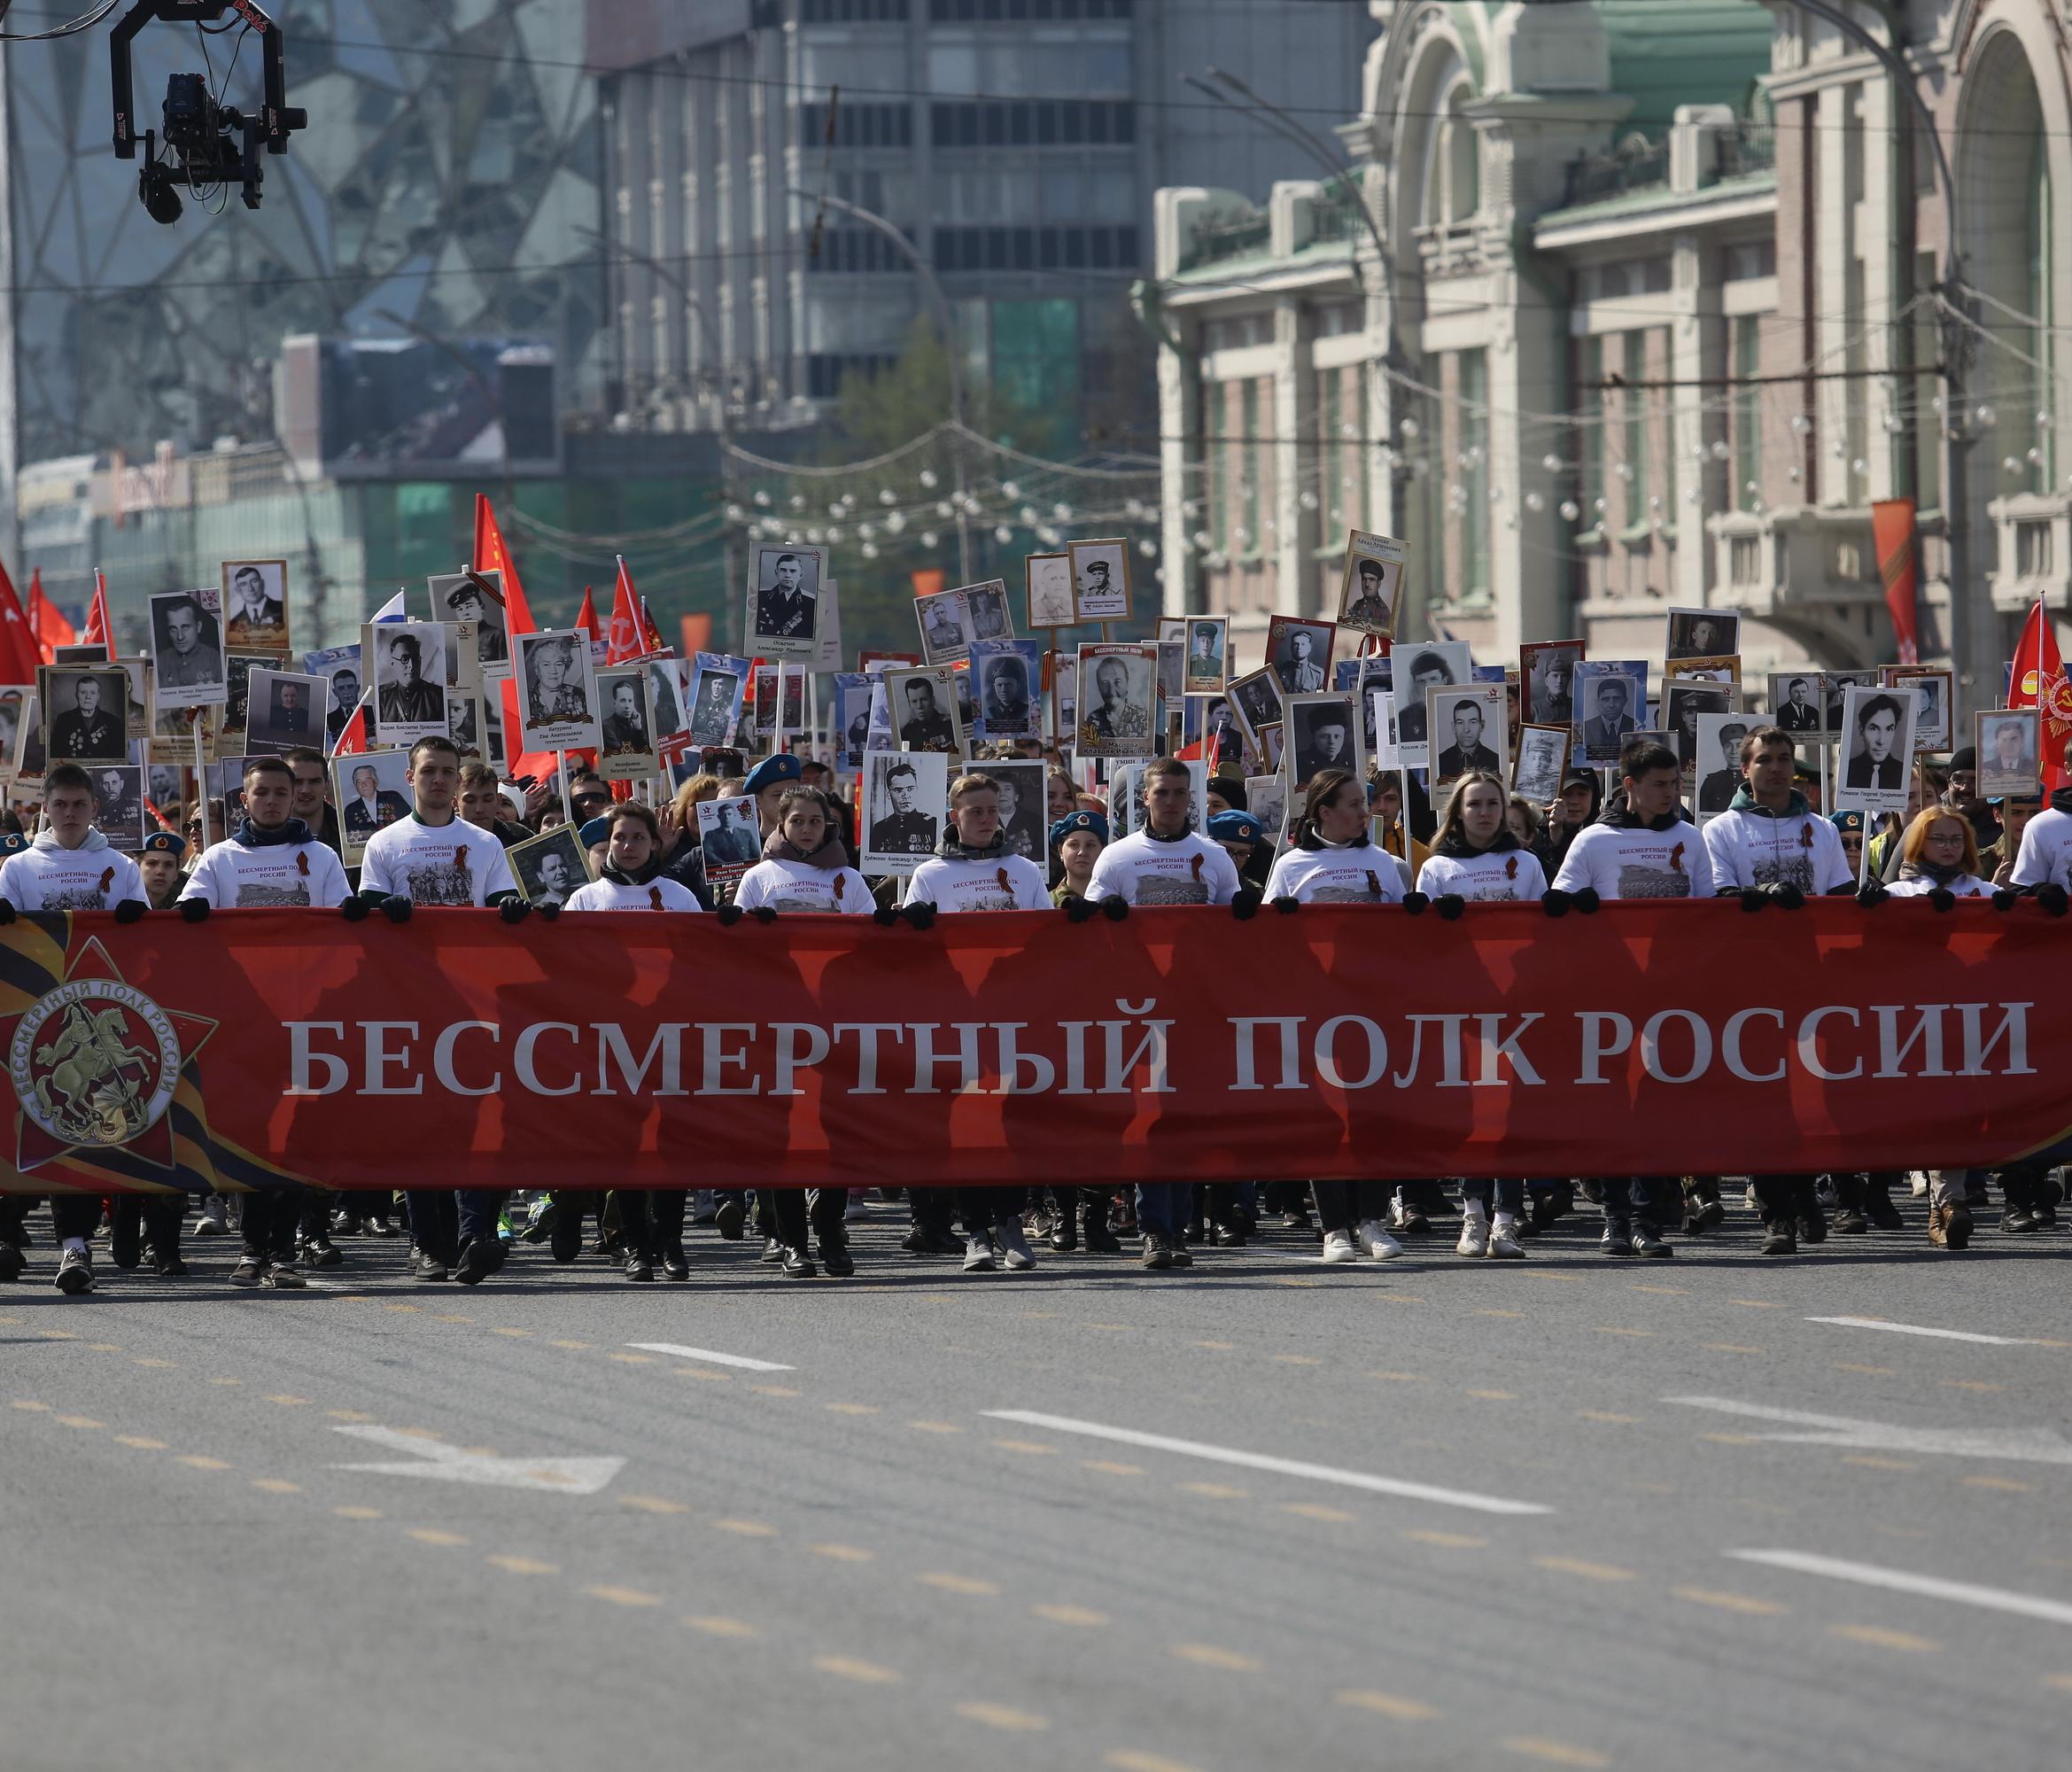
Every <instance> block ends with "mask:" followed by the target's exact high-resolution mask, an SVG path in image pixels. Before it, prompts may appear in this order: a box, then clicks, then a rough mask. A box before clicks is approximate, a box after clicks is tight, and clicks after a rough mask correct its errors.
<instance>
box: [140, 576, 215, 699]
mask: <svg viewBox="0 0 2072 1772" xmlns="http://www.w3.org/2000/svg"><path fill="white" fill-rule="evenodd" d="M221 608H222V597H221V593H219V592H216V591H213V590H209V589H206V588H204V589H201V590H196V591H161V592H160V593H159V595H156V596H154V597H152V598H151V677H152V680H153V681H154V682H155V683H156V684H157V685H158V691H159V707H160V709H161V710H163V709H167V708H193V707H203V706H207V705H209V704H211V703H221V701H222V700H223V698H224V697H225V696H227V695H228V694H229V668H228V666H227V665H226V664H225V661H224V657H223V650H224V649H223V623H222V618H221Z"/></svg>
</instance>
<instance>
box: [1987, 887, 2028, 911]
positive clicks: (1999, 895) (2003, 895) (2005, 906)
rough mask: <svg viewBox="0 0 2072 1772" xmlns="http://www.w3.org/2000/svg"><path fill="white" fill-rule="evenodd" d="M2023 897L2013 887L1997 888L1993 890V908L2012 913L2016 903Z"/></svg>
mask: <svg viewBox="0 0 2072 1772" xmlns="http://www.w3.org/2000/svg"><path fill="white" fill-rule="evenodd" d="M2021 896H2022V894H2021V893H2019V892H2017V891H2016V890H2014V888H2013V887H2012V886H1996V887H1994V888H1993V908H1994V909H1995V910H1996V911H2012V910H2013V909H2014V901H2015V900H2016V899H2017V898H2020V897H2021Z"/></svg>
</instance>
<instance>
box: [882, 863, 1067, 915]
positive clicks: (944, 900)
mask: <svg viewBox="0 0 2072 1772" xmlns="http://www.w3.org/2000/svg"><path fill="white" fill-rule="evenodd" d="M904 902H905V903H907V904H909V905H935V908H936V909H937V910H938V911H945V912H949V911H1047V910H1049V909H1050V908H1051V889H1050V888H1049V887H1048V886H1046V885H1045V884H1044V874H1043V870H1042V869H1041V868H1040V867H1037V866H1036V863H1035V862H1033V861H1031V860H1030V859H1028V857H1027V856H1023V855H1007V854H1002V855H1000V856H999V857H997V859H992V860H989V861H965V860H956V861H953V860H951V859H949V858H948V857H946V856H940V855H935V856H930V857H929V858H928V859H927V860H926V861H924V862H922V863H921V865H920V867H917V868H915V869H914V871H913V874H912V877H910V878H909V879H908V881H907V882H906V898H905V900H904Z"/></svg>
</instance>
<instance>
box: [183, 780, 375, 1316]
mask: <svg viewBox="0 0 2072 1772" xmlns="http://www.w3.org/2000/svg"><path fill="white" fill-rule="evenodd" d="M294 803H295V772H294V770H293V768H292V767H291V766H290V765H289V764H288V762H287V760H286V759H285V758H279V757H254V758H248V759H247V761H246V763H245V766H244V817H243V818H242V819H241V820H239V821H238V823H237V826H236V828H234V829H233V830H232V831H231V833H230V835H229V836H227V837H225V838H224V839H223V840H222V841H221V843H211V844H210V845H209V846H208V848H207V849H206V851H203V853H202V858H201V859H200V860H199V861H198V862H196V863H195V864H194V871H193V873H191V874H189V875H188V879H187V885H186V887H185V889H184V890H182V892H181V894H180V899H179V909H180V914H181V916H182V919H183V920H184V921H188V922H190V923H198V922H200V921H202V920H203V919H204V918H205V917H206V916H207V915H208V914H209V913H210V912H211V911H212V910H217V909H221V910H285V909H299V910H309V909H323V910H330V909H333V908H336V907H338V906H339V905H348V904H353V902H354V901H353V890H352V888H351V887H350V886H348V885H347V884H346V882H345V867H343V866H342V865H341V864H340V862H339V860H338V852H337V851H335V850H333V849H331V848H330V847H329V846H328V845H326V844H325V843H322V842H321V841H320V840H319V839H318V838H317V836H316V835H315V833H314V832H313V831H312V830H311V829H310V828H309V827H308V826H307V825H306V824H305V823H303V821H302V820H300V819H299V818H296V817H294V816H292V813H291V808H292V807H293V805H294ZM355 908H356V909H358V911H359V914H360V915H361V916H364V915H365V914H366V912H365V910H364V908H361V907H358V906H355ZM308 1203H309V1201H308V1191H307V1189H305V1188H302V1187H283V1188H278V1189H271V1190H261V1191H258V1192H255V1193H250V1194H247V1195H246V1196H245V1200H244V1219H243V1222H242V1223H241V1224H240V1226H239V1229H240V1231H241V1232H242V1233H243V1236H244V1255H243V1256H242V1258H241V1259H240V1260H239V1261H238V1263H237V1266H236V1267H234V1268H233V1269H231V1271H230V1284H231V1285H232V1286H254V1287H264V1288H265V1289H266V1290H268V1291H269V1292H299V1291H300V1290H302V1287H303V1278H302V1275H301V1272H300V1271H299V1269H298V1268H297V1266H296V1262H295V1233H296V1230H297V1228H298V1226H299V1224H301V1221H302V1217H303V1214H304V1211H305V1209H306V1208H307V1205H308ZM313 1243H314V1247H313V1249H312V1251H311V1254H312V1256H313V1258H314V1259H315V1260H318V1261H320V1262H322V1261H324V1259H325V1256H326V1255H327V1254H328V1253H330V1238H329V1236H328V1235H326V1234H325V1233H324V1232H323V1231H322V1226H321V1221H320V1222H319V1223H318V1224H316V1225H314V1226H313ZM331 1258H332V1260H334V1261H335V1259H336V1257H335V1255H332V1257H331ZM326 1264H327V1265H329V1264H330V1263H326Z"/></svg>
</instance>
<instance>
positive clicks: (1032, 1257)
mask: <svg viewBox="0 0 2072 1772" xmlns="http://www.w3.org/2000/svg"><path fill="white" fill-rule="evenodd" d="M993 1236H994V1238H995V1240H997V1242H998V1243H999V1245H1000V1247H1001V1249H1002V1251H1003V1252H1004V1253H1005V1256H1006V1261H1007V1271H1008V1272H1009V1273H1027V1272H1028V1270H1029V1269H1031V1268H1033V1267H1034V1266H1035V1265H1036V1251H1035V1250H1034V1249H1032V1248H1030V1247H1029V1246H1028V1232H1026V1231H1024V1230H1023V1229H1022V1228H1021V1220H1020V1218H1017V1217H1008V1218H1003V1219H1002V1220H1001V1221H1000V1222H999V1223H998V1224H996V1225H995V1226H994V1227H993Z"/></svg>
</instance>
